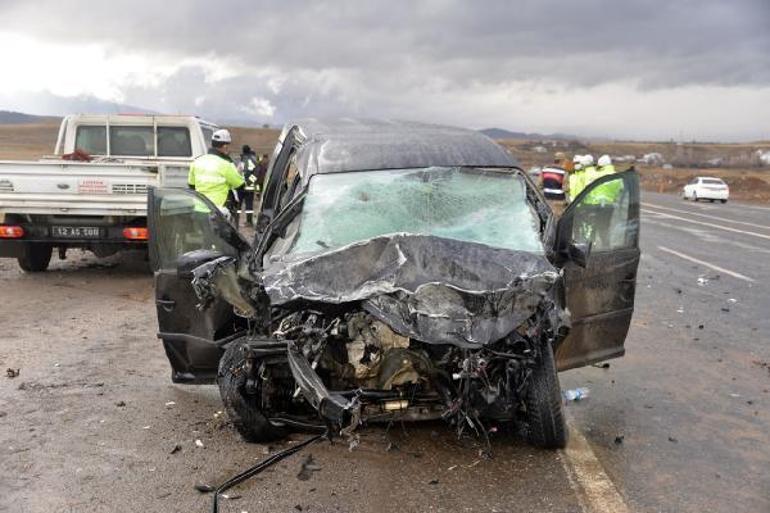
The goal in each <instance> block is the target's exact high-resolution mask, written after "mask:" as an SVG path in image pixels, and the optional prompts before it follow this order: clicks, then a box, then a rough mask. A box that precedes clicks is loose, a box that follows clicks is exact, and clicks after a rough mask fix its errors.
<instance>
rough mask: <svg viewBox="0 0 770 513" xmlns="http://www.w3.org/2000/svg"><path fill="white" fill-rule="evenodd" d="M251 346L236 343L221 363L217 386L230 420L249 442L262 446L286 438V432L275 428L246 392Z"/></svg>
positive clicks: (253, 398) (252, 396)
mask: <svg viewBox="0 0 770 513" xmlns="http://www.w3.org/2000/svg"><path fill="white" fill-rule="evenodd" d="M247 351H248V346H247V345H246V344H244V343H239V342H234V343H232V344H230V347H228V348H227V350H225V354H224V355H222V358H221V359H220V360H219V371H218V372H217V384H218V385H219V394H220V396H221V397H222V402H223V403H224V406H225V411H226V412H227V415H228V417H230V420H231V421H232V423H233V426H235V429H236V430H237V431H238V433H239V434H240V435H241V437H243V439H244V440H245V441H247V442H253V443H262V442H270V441H273V440H278V439H280V438H283V437H285V436H286V434H287V432H286V430H285V429H283V428H280V427H276V426H273V425H272V424H270V422H269V421H268V420H267V417H265V415H264V414H263V412H262V411H261V409H260V407H259V403H258V397H257V396H256V395H247V394H246V393H245V391H244V388H245V386H246V380H247V378H248V376H247V375H246V371H245V370H244V365H245V364H246V352H247Z"/></svg>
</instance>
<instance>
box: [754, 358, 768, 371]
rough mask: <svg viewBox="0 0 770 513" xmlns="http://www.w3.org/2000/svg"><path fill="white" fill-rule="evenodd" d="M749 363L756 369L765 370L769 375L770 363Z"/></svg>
mask: <svg viewBox="0 0 770 513" xmlns="http://www.w3.org/2000/svg"><path fill="white" fill-rule="evenodd" d="M751 363H753V364H754V365H756V366H757V367H760V368H763V369H765V370H766V371H767V372H768V373H770V363H769V362H765V361H762V360H752V362H751Z"/></svg>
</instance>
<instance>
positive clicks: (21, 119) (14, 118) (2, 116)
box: [0, 110, 61, 125]
mask: <svg viewBox="0 0 770 513" xmlns="http://www.w3.org/2000/svg"><path fill="white" fill-rule="evenodd" d="M60 119H61V118H57V117H55V116H34V115H32V114H24V113H22V112H14V111H11V110H0V125H31V124H35V123H50V122H53V121H56V122H58V121H59V120H60Z"/></svg>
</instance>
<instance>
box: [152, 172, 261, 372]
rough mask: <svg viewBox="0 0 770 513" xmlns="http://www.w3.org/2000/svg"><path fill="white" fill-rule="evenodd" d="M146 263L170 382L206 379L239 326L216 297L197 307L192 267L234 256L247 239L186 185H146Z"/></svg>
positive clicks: (241, 327) (230, 309)
mask: <svg viewBox="0 0 770 513" xmlns="http://www.w3.org/2000/svg"><path fill="white" fill-rule="evenodd" d="M147 201H148V203H147V216H148V219H147V223H148V227H149V232H150V240H149V250H150V264H151V266H152V269H153V273H154V281H155V305H156V309H157V312H158V328H159V331H158V338H160V339H162V340H163V347H164V349H165V350H166V356H168V359H169V362H170V363H171V369H172V375H171V377H172V381H173V382H174V383H211V382H213V381H214V379H215V378H216V373H217V366H218V364H219V358H220V357H221V355H222V353H223V351H224V349H223V348H222V345H223V344H226V343H227V342H229V341H230V340H232V339H234V338H236V337H238V336H240V335H241V334H242V333H241V332H242V331H243V330H244V329H245V328H244V325H243V320H242V319H240V318H238V317H236V316H235V315H234V313H233V307H232V306H231V305H230V304H229V303H227V302H225V301H224V300H222V299H220V298H214V299H213V302H212V303H211V304H210V306H208V307H207V308H206V309H205V310H203V311H202V310H200V309H198V307H197V305H198V303H199V301H198V298H197V296H196V294H195V291H194V290H193V286H192V283H191V282H192V278H193V274H192V271H193V269H195V268H196V267H198V266H200V265H202V264H205V263H207V262H211V261H213V260H215V259H217V258H220V257H222V256H231V257H234V258H236V259H238V258H239V257H240V255H241V253H243V252H245V251H247V250H248V249H249V244H248V243H247V242H246V241H245V240H244V239H243V238H242V237H241V236H240V234H239V233H238V231H237V230H236V229H235V228H234V227H233V226H232V225H231V224H230V223H229V222H228V221H227V220H226V219H225V217H224V216H223V215H222V213H221V212H220V211H219V209H218V208H217V207H216V206H215V205H214V204H213V203H211V202H210V201H209V200H208V199H206V198H205V197H204V196H202V195H200V194H198V193H196V192H195V191H192V190H185V189H164V188H154V187H153V188H150V190H149V194H148V199H147Z"/></svg>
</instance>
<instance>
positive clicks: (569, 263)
mask: <svg viewBox="0 0 770 513" xmlns="http://www.w3.org/2000/svg"><path fill="white" fill-rule="evenodd" d="M600 198H603V199H605V200H607V199H609V201H605V202H604V203H602V202H601V201H599V199H600ZM589 247H590V249H588V248H589ZM587 249H588V251H586V250H587ZM581 253H582V256H583V257H584V262H582V263H580V265H579V264H578V262H579V261H580V260H581V258H580V256H576V255H579V254H581ZM555 254H556V255H557V257H558V258H561V259H562V261H566V263H565V265H564V267H563V269H564V285H565V295H566V304H567V307H568V308H569V310H570V313H571V315H572V328H571V330H570V332H569V335H568V336H567V337H566V338H565V339H564V340H563V341H562V342H561V343H560V344H559V346H558V347H557V348H556V364H557V367H558V369H559V370H566V369H571V368H575V367H582V366H584V365H589V364H592V363H595V362H599V361H602V360H607V359H610V358H616V357H619V356H623V354H624V353H625V346H624V343H625V339H626V334H627V333H628V328H629V326H630V324H631V315H632V314H633V311H634V293H635V289H636V272H637V267H638V266H639V257H640V252H639V175H638V174H637V173H636V172H635V171H634V170H633V169H631V170H628V171H625V172H622V173H616V174H612V175H608V176H604V177H601V178H599V179H598V180H596V181H595V182H593V183H592V184H590V185H589V186H588V187H587V188H586V189H585V190H584V191H583V192H582V193H581V194H580V195H579V196H578V197H577V198H575V200H574V201H573V202H572V204H570V206H569V207H568V208H567V209H566V210H565V211H564V214H563V215H562V217H561V218H560V219H559V222H558V224H557V228H556V247H555ZM583 264H584V266H583Z"/></svg>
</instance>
